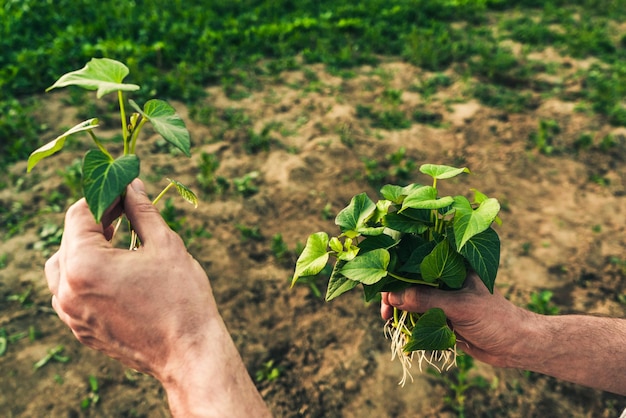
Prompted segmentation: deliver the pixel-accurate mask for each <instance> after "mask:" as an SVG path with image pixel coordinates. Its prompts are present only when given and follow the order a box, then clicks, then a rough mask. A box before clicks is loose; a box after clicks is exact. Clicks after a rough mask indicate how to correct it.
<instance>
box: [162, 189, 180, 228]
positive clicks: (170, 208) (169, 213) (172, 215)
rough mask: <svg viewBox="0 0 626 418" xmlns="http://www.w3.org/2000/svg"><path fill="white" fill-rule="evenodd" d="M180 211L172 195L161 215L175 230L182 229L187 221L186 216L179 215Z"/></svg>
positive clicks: (166, 201)
mask: <svg viewBox="0 0 626 418" xmlns="http://www.w3.org/2000/svg"><path fill="white" fill-rule="evenodd" d="M179 212H180V211H179V210H178V209H177V208H176V206H174V200H173V199H172V198H171V197H169V198H167V199H166V200H165V203H164V205H163V209H161V216H162V217H163V219H164V220H165V223H167V225H168V226H169V227H170V228H171V229H172V231H174V232H180V231H182V230H183V226H184V224H185V221H186V219H185V217H181V216H179V215H180V213H179Z"/></svg>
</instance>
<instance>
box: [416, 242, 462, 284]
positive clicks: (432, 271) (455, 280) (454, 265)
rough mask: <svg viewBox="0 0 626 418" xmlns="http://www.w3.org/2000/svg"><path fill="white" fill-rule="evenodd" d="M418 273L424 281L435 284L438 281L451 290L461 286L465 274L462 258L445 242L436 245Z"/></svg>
mask: <svg viewBox="0 0 626 418" xmlns="http://www.w3.org/2000/svg"><path fill="white" fill-rule="evenodd" d="M420 273H421V275H422V278H423V279H424V281H427V282H429V283H435V282H436V281H438V280H439V281H441V282H443V283H445V284H446V285H447V286H449V287H451V288H453V289H458V288H460V287H461V286H462V285H463V282H464V281H465V276H466V274H467V272H466V270H465V263H464V260H463V257H462V256H461V255H460V254H459V253H457V252H456V251H454V250H453V249H452V247H451V246H450V244H449V243H448V241H446V240H444V241H441V242H440V243H439V244H437V245H436V246H435V248H434V249H433V251H432V252H431V253H430V254H428V255H427V256H426V257H424V260H423V261H422V264H420Z"/></svg>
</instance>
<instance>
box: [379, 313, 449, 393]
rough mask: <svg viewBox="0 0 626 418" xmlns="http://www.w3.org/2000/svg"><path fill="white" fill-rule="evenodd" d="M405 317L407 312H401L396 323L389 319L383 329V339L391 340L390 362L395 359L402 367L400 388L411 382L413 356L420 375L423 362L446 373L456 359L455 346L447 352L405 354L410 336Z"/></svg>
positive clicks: (418, 351)
mask: <svg viewBox="0 0 626 418" xmlns="http://www.w3.org/2000/svg"><path fill="white" fill-rule="evenodd" d="M407 316H408V312H406V311H403V312H402V314H401V315H400V318H399V319H398V322H397V323H396V322H395V321H394V320H393V318H392V319H389V320H388V321H387V322H386V323H385V327H384V328H383V331H384V333H385V337H387V338H389V339H390V340H391V360H392V361H393V360H394V359H395V358H396V357H397V358H398V360H400V364H401V365H402V379H400V382H398V385H400V386H404V385H405V384H406V382H407V380H408V379H411V382H412V381H413V376H412V375H411V370H410V369H411V367H412V365H413V358H414V356H417V364H418V366H419V370H420V373H421V372H423V368H422V364H423V363H424V362H426V364H427V365H429V366H432V367H433V368H435V369H436V370H437V371H438V372H439V373H441V371H442V370H446V371H447V370H450V368H451V367H452V366H456V358H457V351H456V345H455V346H454V347H452V348H449V349H447V350H436V351H426V350H417V351H412V352H409V353H407V352H405V351H404V346H405V345H406V343H407V342H408V339H409V336H410V335H411V332H410V330H409V328H408V327H407V326H406V319H407Z"/></svg>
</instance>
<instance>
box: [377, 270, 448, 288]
mask: <svg viewBox="0 0 626 418" xmlns="http://www.w3.org/2000/svg"><path fill="white" fill-rule="evenodd" d="M387 274H389V275H390V276H391V277H393V278H394V279H398V280H402V281H403V282H407V283H413V284H425V285H426V286H432V287H439V285H438V284H436V283H429V282H426V281H424V280H420V279H409V278H408V277H402V276H398V275H397V274H393V273H392V272H390V271H388V272H387Z"/></svg>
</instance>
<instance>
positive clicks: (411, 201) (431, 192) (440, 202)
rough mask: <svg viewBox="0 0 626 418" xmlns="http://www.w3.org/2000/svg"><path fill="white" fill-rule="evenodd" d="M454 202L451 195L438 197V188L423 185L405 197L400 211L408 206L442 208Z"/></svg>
mask: <svg viewBox="0 0 626 418" xmlns="http://www.w3.org/2000/svg"><path fill="white" fill-rule="evenodd" d="M453 202H454V199H453V198H452V197H450V196H446V197H442V198H441V199H437V189H435V188H434V187H432V186H422V187H420V188H418V189H415V190H413V191H412V192H411V194H409V195H408V196H407V197H405V198H404V201H403V202H402V209H400V212H402V211H403V210H404V209H406V208H412V209H441V208H445V207H446V206H450V205H451V204H452V203H453Z"/></svg>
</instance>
